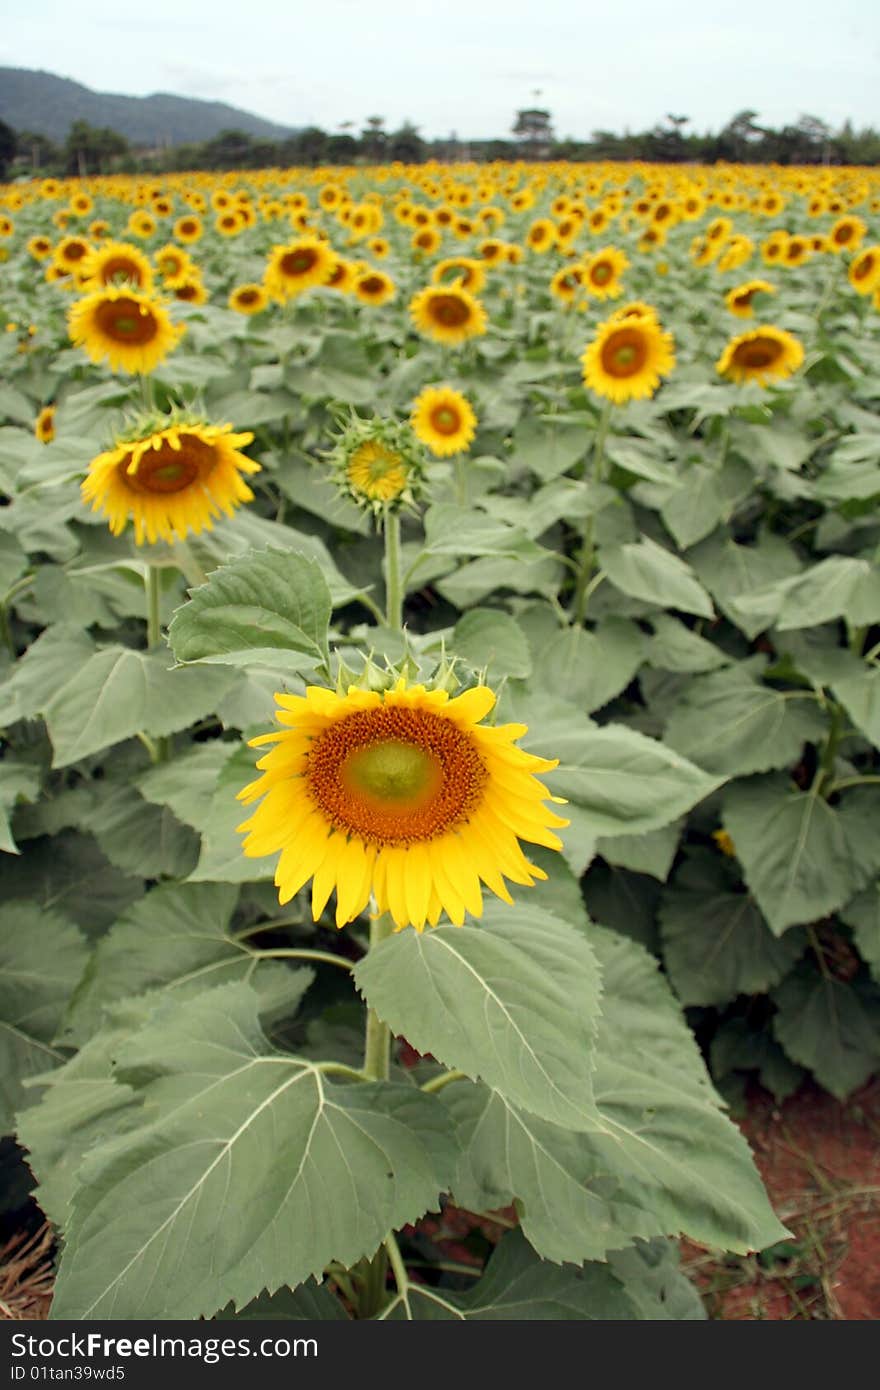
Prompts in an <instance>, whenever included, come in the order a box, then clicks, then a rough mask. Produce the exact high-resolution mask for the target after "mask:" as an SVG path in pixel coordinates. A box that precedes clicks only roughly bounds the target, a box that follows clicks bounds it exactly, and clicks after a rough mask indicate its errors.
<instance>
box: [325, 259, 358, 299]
mask: <svg viewBox="0 0 880 1390" xmlns="http://www.w3.org/2000/svg"><path fill="white" fill-rule="evenodd" d="M357 274H358V272H357V270H356V269H355V265H354V262H353V261H348V260H346V258H345V257H344V256H339V255H337V254H336V252H335V251H334V253H333V269H332V270H331V271H330V279H329V280H328V281H327V282H326V284H325V285H324V289H325V290H338V291H339V293H340V294H351V292H352V290H353V289H354V282H355V277H356V275H357Z"/></svg>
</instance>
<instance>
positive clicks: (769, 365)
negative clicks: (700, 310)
mask: <svg viewBox="0 0 880 1390" xmlns="http://www.w3.org/2000/svg"><path fill="white" fill-rule="evenodd" d="M803 360H804V350H803V348H802V346H801V344H800V343H799V342H798V340H797V338H793V337H792V335H791V334H790V333H786V331H785V330H784V329H783V328H773V327H767V328H753V329H751V330H750V331H749V332H748V333H740V334H739V336H738V337H736V338H731V340H730V342H729V343H728V344H727V347H726V348H725V349H724V351H723V353H722V354H721V356H720V357H719V359H718V361H717V362H716V364H715V367H716V370H717V371H718V372H719V374H720V375H721V376H726V377H729V378H730V379H731V381H738V382H746V381H756V382H757V383H758V385H759V386H765V385H766V384H767V381H768V380H770V379H771V378H776V379H777V380H781V379H782V378H784V377H787V376H791V374H792V372H795V371H797V369H798V367H799V366H800V365H801V363H802V362H803Z"/></svg>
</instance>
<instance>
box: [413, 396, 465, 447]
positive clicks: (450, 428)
mask: <svg viewBox="0 0 880 1390" xmlns="http://www.w3.org/2000/svg"><path fill="white" fill-rule="evenodd" d="M410 420H411V422H412V427H413V430H414V431H415V435H416V438H417V439H420V440H421V442H422V443H423V444H426V445H427V447H428V448H429V449H430V450H431V453H432V454H435V455H436V456H437V458H445V457H447V456H449V455H451V454H458V453H461V452H462V450H463V449H467V448H468V447H469V446H470V443H471V440H472V439H473V437H474V432H475V430H476V428H477V417H476V415H475V414H474V412H473V410H472V408H471V405H470V402H469V401H468V400H467V399H466V397H465V396H463V395H462V394H461V392H460V391H455V390H453V388H452V387H451V386H426V387H425V389H424V390H423V391H421V392H420V393H419V395H418V396H417V397H416V399H415V401H414V403H413V408H412V414H411V416H410Z"/></svg>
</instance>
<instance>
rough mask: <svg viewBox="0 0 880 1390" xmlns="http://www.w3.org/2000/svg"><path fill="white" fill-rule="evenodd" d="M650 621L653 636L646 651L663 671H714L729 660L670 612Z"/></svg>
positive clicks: (718, 649) (649, 662)
mask: <svg viewBox="0 0 880 1390" xmlns="http://www.w3.org/2000/svg"><path fill="white" fill-rule="evenodd" d="M650 622H651V626H652V628H653V629H654V636H653V637H652V638H651V641H650V642H649V644H648V648H647V652H646V659H647V662H648V665H649V666H657V667H659V668H660V669H661V670H663V671H712V670H714V669H715V668H716V667H718V666H725V665H726V664H727V663H728V661H729V660H730V658H729V657H728V656H727V655H726V654H725V653H724V652H723V651H721V649H720V648H719V647H716V646H714V644H713V643H712V642H707V641H706V639H705V637H701V636H700V634H699V633H698V632H693V631H692V630H691V628H689V627H687V626H686V625H685V624H684V623H683V622H681V620H680V619H679V618H673V616H672V614H671V613H658V614H657V615H656V617H652V618H651V620H650Z"/></svg>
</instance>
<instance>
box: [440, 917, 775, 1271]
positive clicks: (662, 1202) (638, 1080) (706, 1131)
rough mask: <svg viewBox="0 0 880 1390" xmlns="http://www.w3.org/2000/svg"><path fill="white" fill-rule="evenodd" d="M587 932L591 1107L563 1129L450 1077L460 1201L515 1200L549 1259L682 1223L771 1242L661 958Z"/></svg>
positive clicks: (739, 1144) (447, 1099)
mask: <svg viewBox="0 0 880 1390" xmlns="http://www.w3.org/2000/svg"><path fill="white" fill-rule="evenodd" d="M587 937H588V939H589V940H590V942H591V943H593V944H594V945H595V948H596V951H597V954H598V955H599V957H600V959H601V961H602V965H603V983H604V991H603V1013H602V1017H601V1019H600V1024H599V1035H598V1040H599V1052H598V1054H597V1071H596V1095H597V1099H598V1100H599V1111H598V1114H597V1115H594V1116H593V1122H592V1124H590V1125H589V1126H584V1127H583V1129H582V1131H581V1132H571V1131H569V1130H566V1129H564V1128H562V1127H561V1126H559V1125H554V1124H549V1123H547V1122H546V1121H545V1120H543V1119H539V1118H538V1117H537V1116H535V1115H533V1114H528V1113H526V1112H524V1111H522V1110H521V1109H520V1108H519V1107H518V1106H514V1105H513V1104H511V1103H510V1102H509V1101H507V1100H506V1099H505V1098H504V1097H502V1096H501V1095H499V1094H498V1093H497V1091H496V1092H494V1093H493V1092H491V1091H490V1090H489V1089H488V1088H479V1089H477V1090H476V1091H474V1090H472V1089H471V1088H466V1087H465V1086H464V1085H463V1084H462V1085H459V1084H456V1085H451V1086H448V1087H447V1088H446V1090H445V1091H444V1092H442V1093H441V1095H442V1097H443V1100H444V1103H445V1104H446V1105H447V1106H448V1107H449V1108H450V1110H451V1111H452V1113H453V1114H454V1115H455V1116H456V1119H457V1121H458V1123H459V1139H460V1142H461V1144H462V1159H461V1162H460V1165H459V1170H458V1175H457V1177H456V1179H455V1184H454V1188H453V1190H454V1192H455V1196H456V1199H457V1200H458V1201H460V1202H464V1203H467V1204H470V1205H473V1206H474V1207H475V1208H477V1209H481V1210H483V1209H486V1208H489V1209H490V1210H491V1209H492V1208H494V1207H498V1206H501V1205H504V1204H506V1203H507V1202H509V1201H511V1200H512V1199H515V1200H516V1203H517V1208H518V1210H519V1214H520V1220H521V1222H522V1225H523V1230H524V1231H525V1233H526V1235H527V1236H528V1238H529V1240H530V1241H532V1243H533V1244H534V1245H535V1248H536V1249H537V1250H538V1251H539V1253H541V1254H544V1255H546V1256H547V1257H548V1258H552V1259H565V1258H569V1259H571V1258H578V1257H580V1258H583V1255H584V1254H585V1253H586V1252H588V1251H592V1252H598V1251H599V1250H600V1249H601V1248H602V1247H603V1246H604V1247H605V1249H606V1250H609V1249H613V1247H614V1245H615V1244H618V1245H620V1244H629V1243H630V1241H631V1239H632V1238H633V1237H634V1236H637V1235H653V1234H670V1235H673V1234H679V1233H682V1232H684V1233H687V1234H689V1235H690V1236H691V1237H692V1238H693V1239H695V1240H699V1241H701V1242H703V1243H705V1244H711V1245H715V1246H718V1247H721V1248H725V1249H736V1250H746V1249H752V1248H760V1247H761V1246H763V1245H765V1244H767V1243H768V1241H770V1240H774V1239H778V1238H779V1236H780V1234H781V1233H782V1228H781V1227H780V1226H779V1223H778V1222H777V1221H776V1219H775V1217H774V1216H773V1214H772V1212H771V1210H770V1207H769V1204H768V1202H767V1198H766V1194H765V1193H764V1190H763V1188H762V1185H761V1183H760V1180H759V1178H758V1175H757V1173H756V1171H755V1169H754V1166H753V1164H752V1162H751V1157H750V1155H749V1151H748V1148H747V1146H746V1143H745V1141H744V1140H743V1138H742V1135H741V1134H740V1133H739V1131H738V1130H737V1129H736V1128H735V1127H734V1126H733V1125H732V1124H731V1123H730V1121H729V1120H728V1119H727V1118H726V1117H725V1116H724V1115H723V1114H722V1113H721V1111H720V1109H719V1101H718V1098H717V1096H716V1095H715V1093H714V1091H713V1090H712V1088H711V1085H710V1084H709V1079H708V1077H707V1075H706V1071H705V1068H704V1066H703V1062H702V1059H701V1057H700V1054H699V1051H698V1049H697V1046H696V1044H695V1042H694V1039H693V1036H692V1034H691V1032H690V1030H689V1028H688V1027H687V1025H686V1023H685V1021H684V1019H683V1018H682V1016H681V1013H680V1011H679V1009H678V1007H677V1006H676V1004H675V1002H674V1000H673V998H672V995H671V994H670V992H669V989H668V986H667V985H666V983H665V981H664V980H663V979H662V978H661V977H660V975H659V974H658V973H657V968H656V963H655V962H654V961H653V960H652V959H651V958H650V957H649V956H648V955H647V954H646V952H644V951H643V950H642V949H641V947H639V946H636V945H635V944H634V943H633V942H630V941H626V940H625V939H624V938H622V937H619V936H617V935H616V934H615V933H613V932H608V931H604V930H602V929H601V928H597V927H590V928H589V929H588V931H587ZM578 1251H580V1252H582V1253H581V1255H580V1256H578V1253H577V1252H578Z"/></svg>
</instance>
